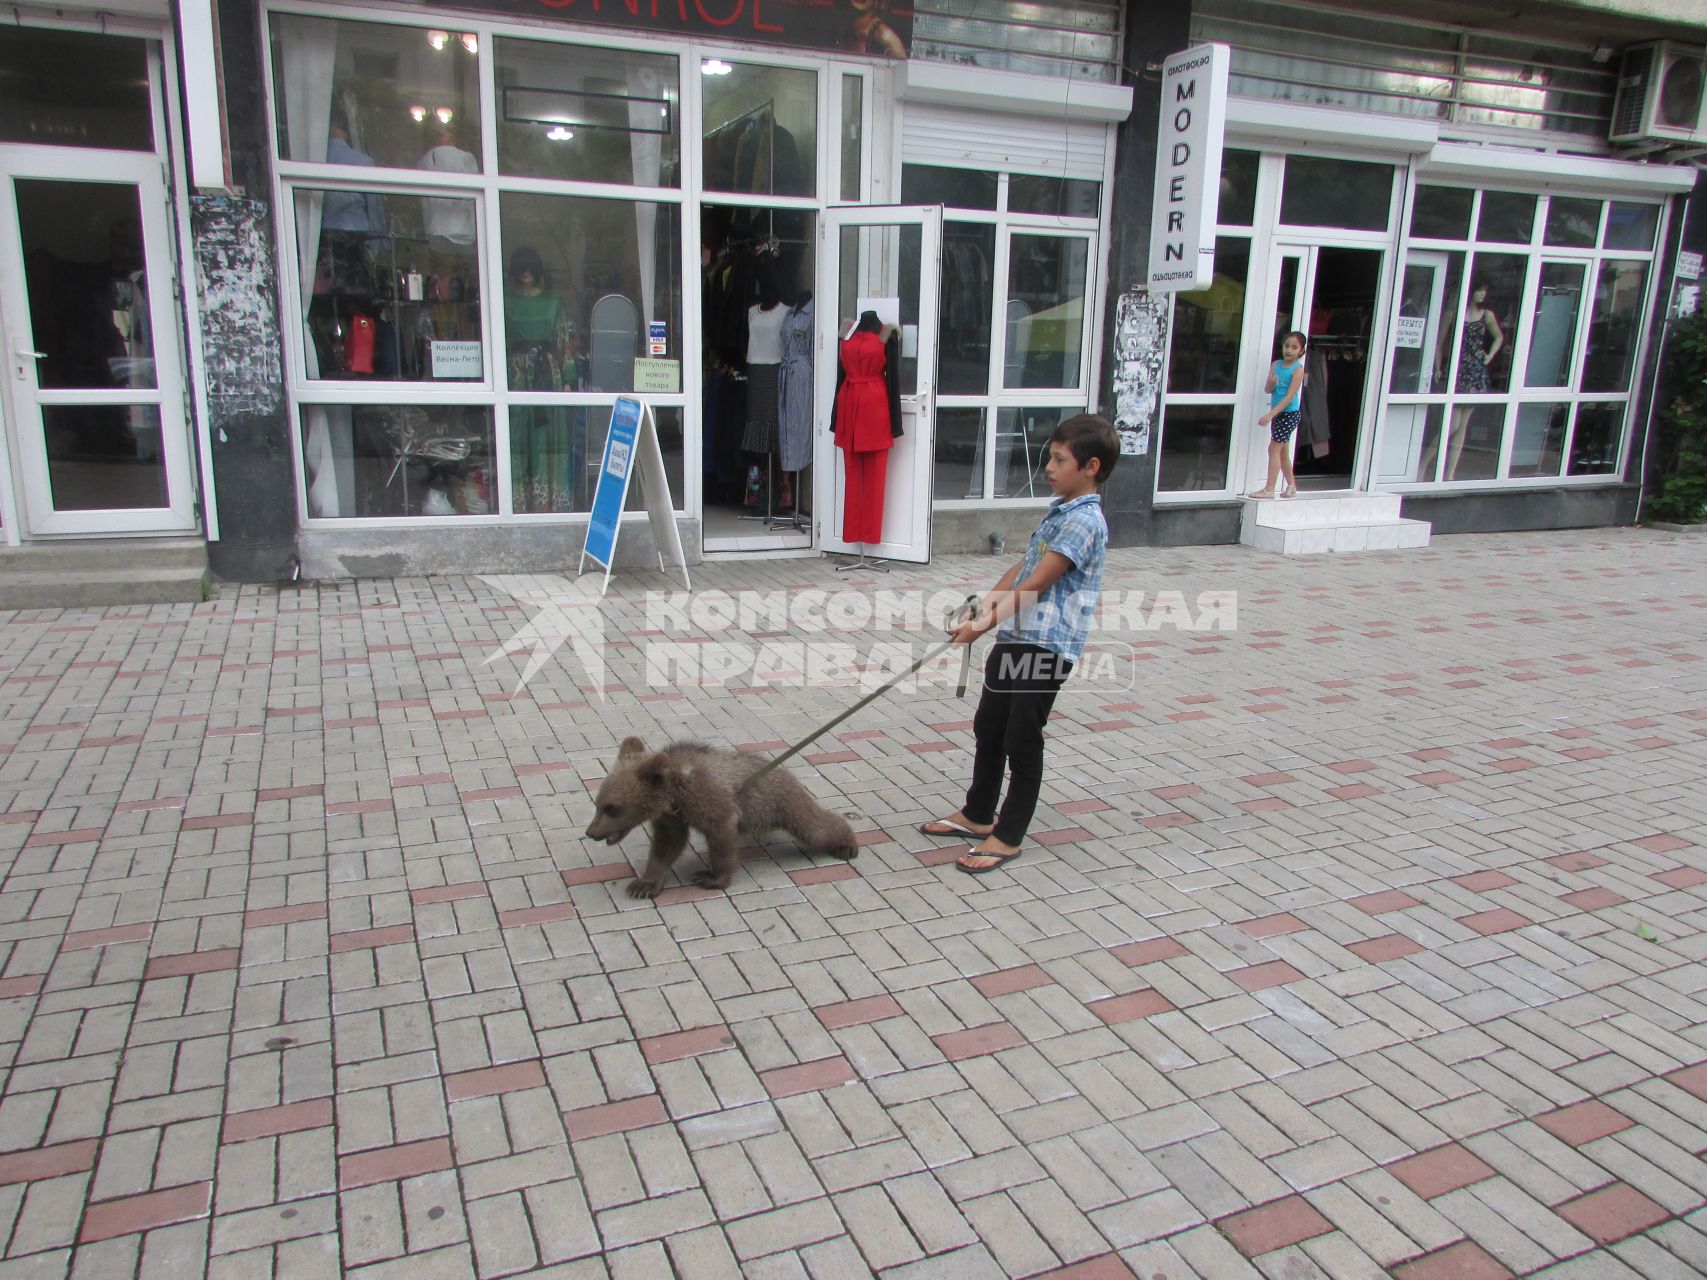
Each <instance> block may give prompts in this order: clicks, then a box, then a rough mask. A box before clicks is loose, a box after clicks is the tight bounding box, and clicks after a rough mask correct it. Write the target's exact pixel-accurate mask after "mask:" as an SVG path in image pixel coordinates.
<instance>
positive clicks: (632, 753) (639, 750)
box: [616, 738, 646, 761]
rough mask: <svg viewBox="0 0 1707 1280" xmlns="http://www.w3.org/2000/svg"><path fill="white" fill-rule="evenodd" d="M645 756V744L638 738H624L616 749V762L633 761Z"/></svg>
mask: <svg viewBox="0 0 1707 1280" xmlns="http://www.w3.org/2000/svg"><path fill="white" fill-rule="evenodd" d="M645 754H646V744H645V743H644V742H642V741H641V740H640V739H639V738H624V739H623V740H622V745H621V746H620V747H618V748H617V749H616V758H617V760H618V761H626V760H634V759H637V758H638V757H640V756H643V755H645Z"/></svg>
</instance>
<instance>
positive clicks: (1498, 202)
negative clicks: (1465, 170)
mask: <svg viewBox="0 0 1707 1280" xmlns="http://www.w3.org/2000/svg"><path fill="white" fill-rule="evenodd" d="M1534 234H1535V197H1534V196H1530V195H1523V194H1521V193H1520V192H1516V191H1484V192H1482V212H1481V215H1480V216H1479V217H1478V218H1477V219H1476V239H1478V240H1487V241H1491V242H1493V243H1494V244H1528V243H1529V242H1530V240H1531V239H1532V238H1533V236H1534Z"/></svg>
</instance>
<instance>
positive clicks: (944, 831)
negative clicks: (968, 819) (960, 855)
mask: <svg viewBox="0 0 1707 1280" xmlns="http://www.w3.org/2000/svg"><path fill="white" fill-rule="evenodd" d="M932 827H936V828H938V829H937V830H935V831H932V830H931V828H932ZM919 834H921V835H927V836H953V837H954V838H955V839H956V840H983V839H985V838H987V837H988V836H989V834H990V833H989V832H988V831H974V830H972V828H971V827H963V826H961V825H960V824H959V823H958V822H949V821H948V820H947V819H945V818H933V819H932V820H931V821H929V822H921V823H920V824H919Z"/></svg>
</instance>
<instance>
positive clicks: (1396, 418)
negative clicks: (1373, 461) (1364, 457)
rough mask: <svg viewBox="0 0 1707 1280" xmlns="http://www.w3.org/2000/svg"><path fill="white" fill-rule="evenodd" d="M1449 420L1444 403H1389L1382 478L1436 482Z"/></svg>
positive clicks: (1384, 438)
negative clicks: (1444, 426)
mask: <svg viewBox="0 0 1707 1280" xmlns="http://www.w3.org/2000/svg"><path fill="white" fill-rule="evenodd" d="M1445 421H1446V407H1445V406H1444V405H1438V404H1395V405H1389V406H1388V408H1387V416H1386V419H1385V421H1384V423H1383V425H1382V429H1381V468H1380V478H1381V479H1382V480H1383V481H1387V482H1391V483H1398V484H1403V483H1407V482H1416V481H1423V482H1432V481H1433V480H1434V479H1435V473H1436V469H1437V468H1438V467H1439V465H1440V429H1441V425H1442V423H1444V422H1445Z"/></svg>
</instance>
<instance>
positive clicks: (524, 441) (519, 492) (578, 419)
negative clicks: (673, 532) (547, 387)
mask: <svg viewBox="0 0 1707 1280" xmlns="http://www.w3.org/2000/svg"><path fill="white" fill-rule="evenodd" d="M652 416H653V418H654V419H655V420H656V421H657V424H658V444H659V448H660V451H661V452H662V453H663V455H664V475H665V476H666V477H667V478H668V480H669V482H670V494H671V496H672V498H673V499H674V501H675V502H676V504H677V506H678V507H679V506H680V505H681V502H682V474H683V469H682V409H681V406H679V405H656V404H655V405H653V407H652ZM610 418H611V410H610V407H609V406H608V405H576V406H572V407H571V406H558V405H552V406H536V405H530V406H520V405H517V406H512V407H511V409H510V496H511V500H512V504H513V507H514V510H515V512H516V514H518V515H528V514H534V513H562V512H569V511H574V512H589V511H591V510H592V509H593V495H594V493H596V492H597V491H598V485H599V466H600V464H601V463H602V461H603V460H604V455H605V437H606V436H607V435H609V434H610ZM644 509H645V495H644V494H643V493H642V492H641V488H640V486H639V485H630V486H629V490H628V499H627V503H626V505H625V506H624V507H623V510H625V511H641V510H644Z"/></svg>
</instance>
